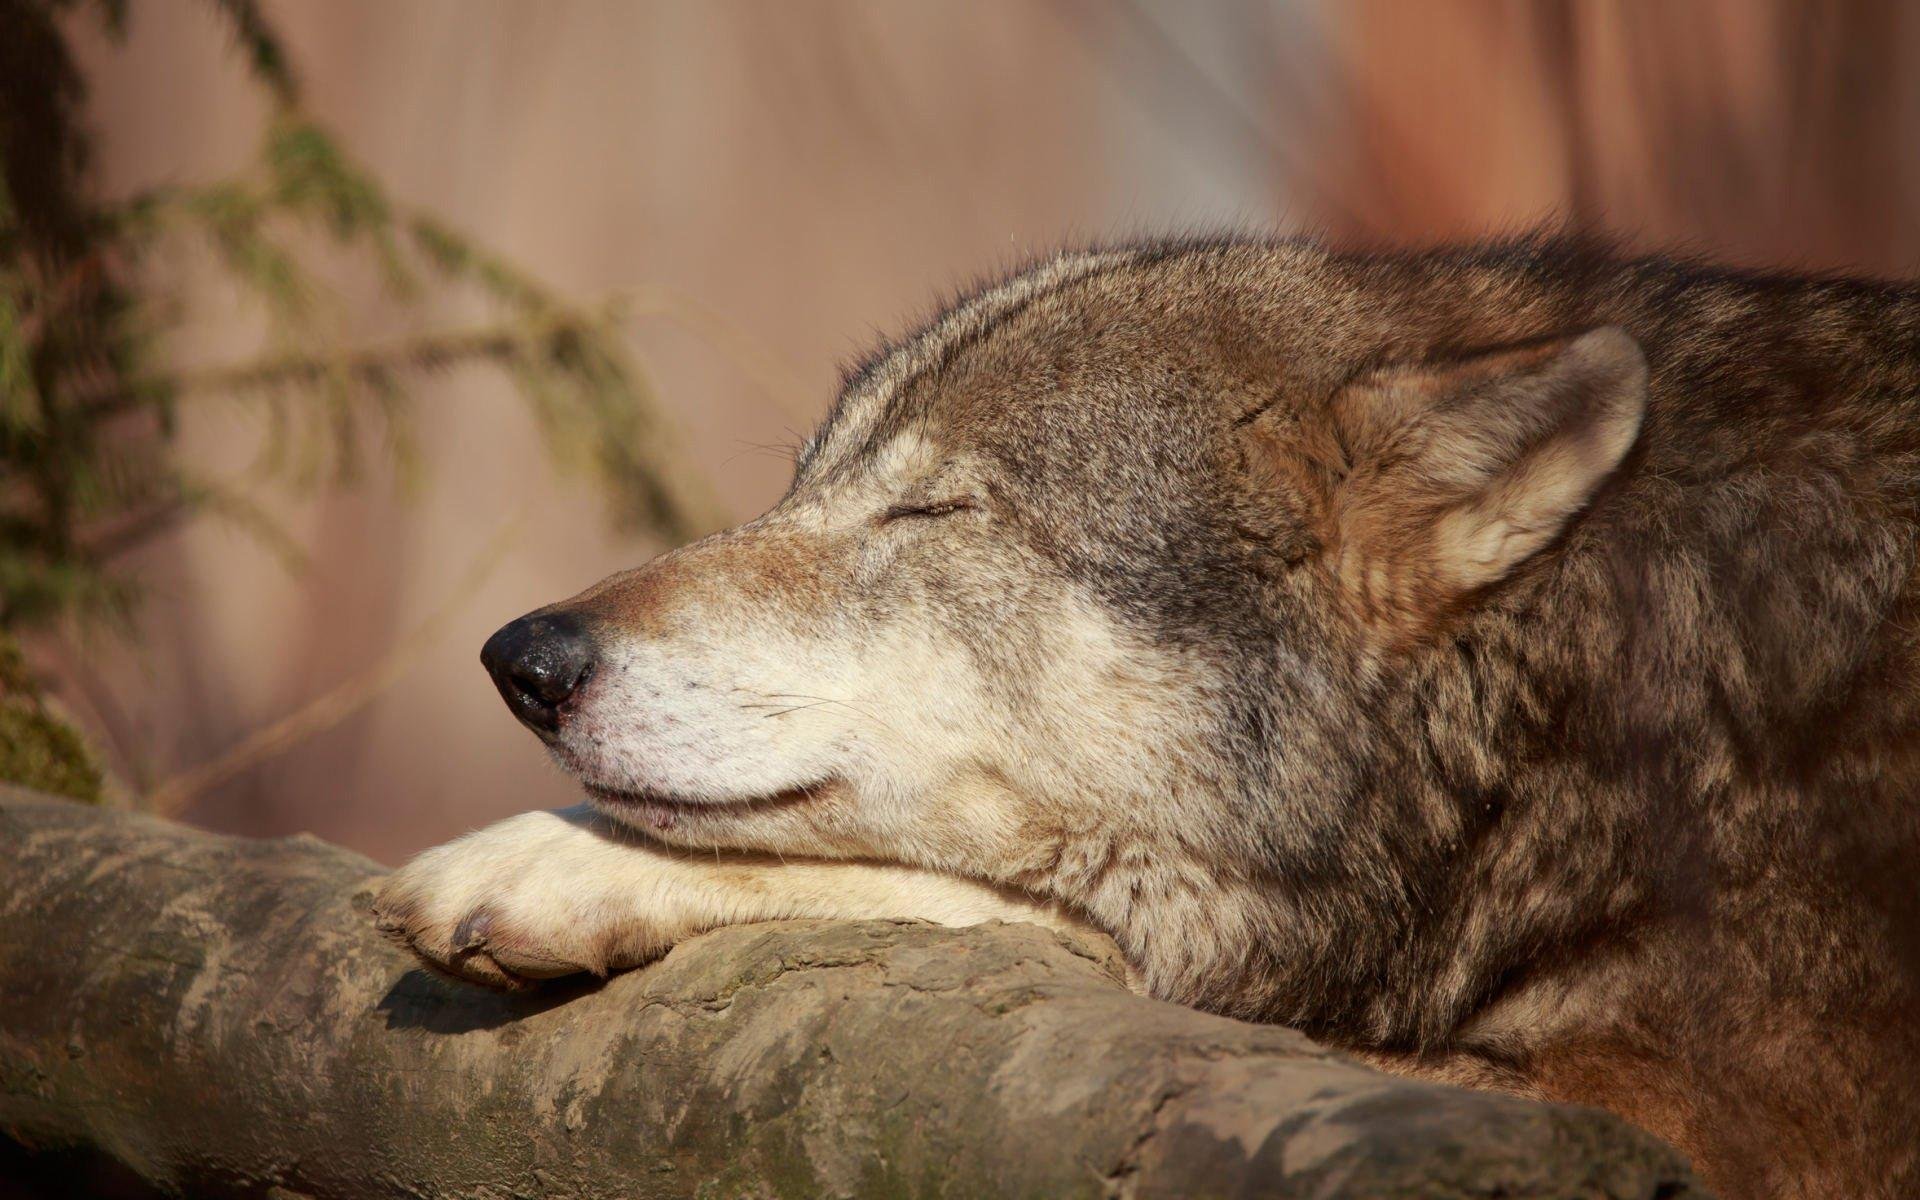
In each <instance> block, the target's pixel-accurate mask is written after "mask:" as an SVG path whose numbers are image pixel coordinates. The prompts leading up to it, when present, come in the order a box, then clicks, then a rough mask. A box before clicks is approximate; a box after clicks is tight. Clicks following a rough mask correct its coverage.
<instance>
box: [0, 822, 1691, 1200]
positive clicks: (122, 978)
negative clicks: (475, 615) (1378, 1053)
mask: <svg viewBox="0 0 1920 1200" xmlns="http://www.w3.org/2000/svg"><path fill="white" fill-rule="evenodd" d="M0 846H4V847H5V848H6V856H5V859H4V861H3V862H0V1135H4V1136H5V1137H6V1138H8V1139H11V1140H12V1142H13V1143H15V1144H16V1145H15V1147H14V1150H13V1152H14V1153H15V1154H16V1155H17V1154H18V1153H19V1148H21V1147H24V1148H25V1149H26V1151H27V1152H29V1153H30V1154H32V1155H37V1156H42V1157H41V1158H40V1161H42V1162H59V1163H62V1164H67V1163H73V1162H76V1161H80V1160H81V1159H86V1160H90V1161H92V1162H94V1163H96V1164H104V1165H105V1166H106V1168H108V1169H110V1170H111V1171H112V1172H113V1173H114V1177H115V1178H118V1179H122V1180H129V1179H131V1180H139V1181H144V1183H145V1185H147V1186H152V1187H156V1188H158V1189H159V1190H161V1191H163V1192H169V1193H176V1194H183V1195H194V1196H221V1195H247V1196H267V1195H276V1196H305V1197H316V1198H317V1197H335V1196H337V1197H366V1196H402V1197H453V1196H463V1197H484V1198H505V1197H518V1196H528V1197H535V1196H537V1197H613V1196H620V1197H670V1196H673V1197H679V1196H684V1197H709V1196H710V1197H739V1196H756V1197H758V1196H1036V1197H1038V1196H1047V1197H1052V1196H1089V1197H1100V1196H1131V1197H1150V1196H1168V1197H1172V1196H1180V1197H1203V1196H1222V1197H1226V1196H1239V1197H1246V1196H1312V1197H1363V1196H1364V1197H1390V1196H1409V1197H1412V1196H1420V1197H1432V1196H1443V1197H1495V1196H1498V1197H1507V1198H1517V1197H1547V1196H1555V1197H1558V1196H1567V1197H1575V1196H1579V1197H1634V1198H1643V1200H1645V1198H1652V1197H1675V1196H1682V1195H1695V1194H1698V1193H1697V1192H1696V1191H1693V1190H1690V1189H1692V1188H1693V1186H1694V1185H1693V1184H1692V1182H1691V1178H1692V1177H1691V1176H1690V1175H1689V1174H1688V1172H1687V1169H1686V1167H1685V1165H1684V1164H1683V1163H1682V1162H1681V1161H1680V1160H1679V1159H1678V1158H1677V1157H1676V1156H1675V1155H1674V1154H1673V1152H1672V1151H1670V1150H1668V1149H1667V1148H1666V1147H1664V1146H1663V1145H1662V1144H1660V1143H1658V1142H1656V1141H1655V1140H1654V1139H1652V1138H1650V1137H1647V1136H1646V1135H1643V1134H1641V1133H1639V1132H1637V1131H1635V1130H1632V1129H1630V1128H1628V1127H1626V1126H1625V1125H1623V1124H1622V1123H1620V1122H1618V1121H1616V1120H1614V1119H1613V1118H1611V1117H1608V1116H1606V1115H1604V1114H1601V1113H1598V1112H1594V1111H1590V1110H1584V1109H1574V1108H1562V1107H1554V1106H1549V1105H1539V1104H1531V1103H1526V1102H1523V1101H1520V1100H1515V1099H1511V1098H1507V1097H1501V1096H1494V1095H1486V1094H1478V1093H1471V1092H1463V1091H1458V1090H1454V1089H1450V1088H1445V1087H1440V1086H1436V1085H1432V1084H1427V1083H1421V1082H1415V1081H1410V1080H1404V1079H1398V1078H1394V1077H1391V1076H1386V1075H1382V1074H1379V1073H1377V1072H1374V1071H1371V1070H1368V1069H1366V1068H1364V1067H1361V1066H1359V1065H1357V1064H1355V1063H1353V1062H1351V1061H1348V1060H1347V1059H1344V1058H1342V1057H1340V1056H1339V1055H1336V1054H1334V1053H1332V1052H1330V1051H1327V1050H1325V1049H1322V1048H1321V1047H1318V1046H1316V1045H1314V1044H1313V1043H1311V1042H1309V1041H1307V1040H1306V1039H1304V1038H1302V1037H1301V1036H1299V1035H1298V1034H1295V1033H1292V1032H1290V1031H1288V1030H1285V1029H1279V1028H1272V1027H1261V1026H1255V1025H1247V1024H1242V1023H1239V1022H1234V1021H1228V1020H1223V1019H1221V1018H1217V1017H1211V1016H1207V1015H1204V1014H1201V1013H1197V1012H1193V1011H1190V1010H1187V1009H1183V1008H1178V1007H1175V1006H1173V1005H1168V1004H1161V1003H1156V1002H1154V1001H1150V1000H1143V999H1140V998H1138V997H1135V996H1133V995H1131V994H1129V993H1128V992H1126V991H1125V990H1123V989H1122V988H1121V987H1120V986H1119V985H1118V983H1117V982H1116V970H1115V966H1116V964H1115V963H1114V961H1113V960H1112V959H1111V957H1110V955H1111V950H1110V947H1098V946H1086V945H1079V944H1072V943H1069V942H1066V941H1063V940H1062V939H1061V938H1060V937H1059V936H1057V935H1055V934H1053V933H1050V932H1048V931H1046V930H1043V929H1040V928H1037V927H1034V926H1028V925H1000V926H986V927H980V928H976V929H971V930H949V929H942V928H936V927H930V926H923V925H913V924H900V923H891V922H863V923H841V924H834V923H824V922H783V923H778V924H769V925H754V926H742V927H737V928H731V929H723V930H720V931H718V932H716V933H712V934H709V935H707V936H705V937H702V938H697V939H695V940H694V941H692V942H689V943H687V944H685V945H683V946H681V947H679V948H678V949H676V950H675V951H674V952H673V953H672V954H670V955H668V956H667V958H666V959H665V960H663V961H662V962H660V963H658V964H655V965H654V966H652V967H650V968H648V969H646V970H642V971H636V972H632V973H630V974H627V975H623V976H619V977H616V978H614V979H612V980H611V981H608V982H606V983H605V984H576V985H573V986H567V987H561V988H559V989H556V990H554V991H552V992H548V993H545V994H540V995H536V996H532V997H507V996H499V995H493V994H490V993H486V992H482V991H478V990H475V989H472V988H468V987H464V986H460V985H455V984H450V983H444V982H442V981H439V980H437V979H432V978H429V977H427V976H425V975H423V974H421V973H420V972H419V971H417V970H415V969H414V968H413V965H412V964H411V963H410V962H409V961H407V960H406V958H405V957H404V956H403V955H401V954H400V952H398V951H396V950H395V949H393V948H392V947H390V946H389V945H387V944H386V943H385V942H384V941H382V940H381V939H380V937H379V936H378V935H377V934H376V933H375V932H374V929H373V926H372V922H371V921H370V919H369V918H368V916H367V912H366V908H367V903H368V898H369V896H370V894H371V891H372V885H373V883H374V881H375V880H376V879H377V878H378V876H379V873H380V869H379V868H378V867H377V866H376V865H375V864H373V863H371V862H368V861H367V860H365V859H363V858H359V857H357V856H355V855H353V854H350V853H348V852H346V851H343V850H340V849H337V848H334V847H331V846H328V845H326V844H324V843H322V842H319V841H316V840H314V839H311V838H306V837H297V838H289V839H283V840H279V841H248V840H241V839H235V838H224V837H216V836H212V835H208V834H204V833H199V832H195V831H193V830H190V829H186V828H183V827H181V826H177V825H170V824H166V823H163V822H159V821H155V820H152V819H150V818H145V817H139V816H133V815H129V814H124V813H114V812H108V811H103V810H99V809H91V808H85V807H81V806H77V805H71V804H65V803H61V802H57V801H50V800H46V799H42V798H37V797H33V796H31V795H27V794H24V793H20V792H12V793H7V792H5V791H4V790H0ZM75 1156H79V1157H78V1158H76V1157H75ZM62 1169H63V1170H64V1169H67V1168H66V1167H64V1166H63V1168H62Z"/></svg>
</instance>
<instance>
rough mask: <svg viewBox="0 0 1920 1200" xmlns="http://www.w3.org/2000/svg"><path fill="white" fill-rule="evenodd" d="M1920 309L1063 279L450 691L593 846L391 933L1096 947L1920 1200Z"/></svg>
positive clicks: (1392, 259) (1551, 251)
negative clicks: (895, 933)
mask: <svg viewBox="0 0 1920 1200" xmlns="http://www.w3.org/2000/svg"><path fill="white" fill-rule="evenodd" d="M1917 518H1920V292H1916V291H1915V290H1913V289H1911V288H1908V287H1905V286H1895V285H1884V284H1875V283H1868V282H1860V281H1851V280H1841V279H1806V278H1799V277H1792V276H1786V275H1763V274H1742V273H1736V272H1730V271H1725V270H1718V269H1714V268H1710V267H1705V266H1701V265H1698V264H1691V263H1682V262H1675V261H1671V260H1666V259H1639V260H1630V259H1625V258H1622V257H1619V256H1617V255H1615V254H1614V253H1613V252H1611V251H1610V250H1609V249H1608V248H1607V247H1605V246H1601V245H1595V244H1590V243H1584V242H1578V241H1566V240H1557V239H1544V238H1543V239H1532V240H1525V241H1521V242H1517V243H1509V244H1500V245H1494V246H1482V247H1472V248H1464V249H1448V250H1441V251H1434V252H1424V253H1409V254H1384V255H1381V254H1353V253H1339V252H1333V251H1330V250H1327V249H1324V248H1321V247H1318V246H1316V245H1313V244H1309V243H1303V242H1291V241H1239V240H1223V241H1204V242H1191V243H1173V244H1152V245H1143V246H1135V247H1127V248H1120V249H1114V250H1104V251H1097V252H1089V253H1077V254H1067V255H1063V256H1060V257H1057V258H1054V259H1052V260H1050V261H1048V262H1046V263H1044V264H1042V265H1040V266H1038V267H1036V268H1033V269H1030V270H1027V271H1025V272H1023V273H1020V274H1017V275H1015V276H1013V277H1011V278H1008V279H1006V280H1005V281H1002V282H999V283H996V284H993V285H991V286H988V287H984V288H982V289H980V290H978V291H976V292H975V293H973V294H972V295H970V296H968V297H967V298H965V299H962V300H960V301H959V302H958V303H955V304H954V305H952V306H951V307H949V308H948V309H947V310H946V311H944V312H942V313H941V314H940V315H938V316H937V317H936V318H934V319H933V320H932V321H930V322H929V323H928V324H927V325H926V326H925V327H924V328H922V329H921V330H919V331H918V332H917V333H915V334H913V335H912V336H910V337H908V338H906V339H904V340H903V341H900V342H898V343H897V344H893V345H888V346H884V347H882V348H881V350H880V351H879V352H878V353H876V354H875V355H874V356H873V357H871V358H870V359H869V360H868V361H866V362H865V363H864V364H862V365H861V366H859V367H858V369H856V370H854V371H852V372H851V373H850V374H849V375H848V377H847V378H846V381H845V386H844V388H843V390H842V392H841V394H840V396H839V398H838V400H837V402H836V403H835V405H834V407H833V410H832V412H831V414H830V415H829V416H828V418H827V419H826V421H825V423H824V424H823V425H822V426H821V428H820V430H819V431H818V433H816V434H815V435H814V437H813V438H812V440H811V441H810V442H809V443H808V444H807V445H806V447H805V449H804V451H803V452H802V453H801V454H800V456H799V461H798V466H797V470H796V472H795V476H794V481H793V485H792V487H791V489H790V490H789V491H788V493H787V495H786V496H785V497H784V498H783V499H782V500H781V501H780V502H779V503H778V504H776V505H775V506H774V507H773V508H772V510H771V511H769V512H767V513H766V514H765V515H764V516H761V517H760V518H758V519H757V520H754V521H751V522H749V523H747V524H745V525H742V526H740V527H739V528H736V529H733V530H729V531H727V532H724V533H720V534H716V535H714V536H712V537H709V538H707V539H705V540H703V541H700V542H698V543H696V544H694V545H691V546H688V547H685V548H684V549H681V550H677V551H675V552H673V553H671V554H668V555H665V556H664V557H661V558H659V559H656V560H654V561H653V562H650V563H648V564H646V565H645V566H642V567H640V568H638V569H636V570H632V571H628V572H625V573H623V574H620V575H616V576H614V577H612V578H611V579H608V580H606V581H604V582H602V583H600V584H598V585H596V586H595V587H592V588H590V589H588V590H587V591H586V592H583V593H581V594H580V595H578V596H576V597H574V598H573V599H571V600H566V601H563V602H561V603H559V604H556V605H553V606H552V607H549V608H546V609H542V610H540V611H538V612H536V613H533V614H530V615H529V616H527V617H523V618H521V619H519V620H517V621H515V622H513V623H512V624H510V625H508V626H507V627H506V628H504V629H502V630H501V631H500V632H499V633H498V634H496V635H495V636H494V637H493V639H492V640H491V641H489V642H488V644H487V646H486V649H485V650H484V652H483V654H482V658H483V660H484V661H485V663H486V665H487V668H488V670H489V671H490V672H491V673H492V675H493V677H494V680H495V682H496V683H497V685H498V686H499V688H500V690H501V693H502V695H503V697H504V698H505V699H506V701H507V704H508V706H509V707H510V708H511V709H512V710H513V712H514V713H515V715H516V716H517V717H519V719H520V720H521V721H522V722H523V723H525V724H526V725H527V726H528V727H529V728H531V729H532V730H533V732H534V733H536V734H537V735H538V736H539V737H540V738H541V739H542V740H543V741H544V742H545V744H546V746H547V748H548V749H549V750H550V752H551V753H552V755H553V757H554V758H555V759H556V760H557V761H558V762H559V763H560V764H561V766H563V767H564V768H565V769H566V770H567V771H568V772H570V773H571V774H573V775H574V776H576V777H577V778H578V779H579V780H580V781H581V783H582V784H583V785H584V789H585V792H586V796H587V799H588V803H587V804H586V805H583V806H582V807H581V808H578V809H571V810H566V811H563V812H558V813H532V814H528V815H525V816H521V817H517V818H514V819H512V820H509V821H505V822H502V823H501V824H498V825H495V826H493V827H491V828H488V829H485V830H482V831H480V832H478V833H476V834H473V835H470V836H468V837H466V838H463V839H461V840H459V841H456V842H454V843H452V844H450V845H447V846H442V847H439V848H437V849H434V850H431V851H428V852H427V853H425V854H423V855H422V856H420V857H419V858H418V859H416V860H415V861H413V862H412V863H410V864H409V865H408V866H406V867H405V868H404V869H402V870H401V871H399V872H398V873H397V874H395V875H394V876H393V877H392V878H391V879H390V880H389V881H388V882H387V883H386V885H385V888H384V891H383V892H382V894H381V896H380V898H379V901H378V905H377V909H378V913H379V916H380V920H381V921H382V923H383V926H384V927H385V928H386V929H387V930H388V931H389V932H390V933H391V934H393V935H394V936H395V937H397V938H398V939H400V940H401V941H403V942H404V943H405V944H406V945H407V946H408V947H409V948H410V949H412V950H413V951H414V952H415V953H416V954H418V955H419V956H420V957H421V958H422V959H423V960H424V961H426V962H427V963H428V964H430V965H432V966H434V967H435V968H437V969H440V970H443V971H447V972H451V973H453V974H455V975H458V976H460V977H463V978H466V979H470V980H473V981H476V982H480V983H485V984H490V985H493V986H499V987H524V986H530V985H531V984H532V983H534V982H536V981H538V980H541V979H545V978H549V977H552V976H557V975H565V974H570V973H576V972H581V971H590V972H599V973H604V972H606V971H609V970H613V969H617V968H621V967H626V966H632V965H635V964H638V963H642V962H645V961H647V960H648V959H650V958H652V957H655V956H657V955H658V954H660V953H662V952H663V951H664V950H665V949H666V948H668V947H669V946H671V945H672V944H673V943H674V942H676V941H678V940H681V939H683V938H686V937H688V936H691V935H693V934H696V933H698V932H700V931H702V930H705V929H708V928H712V927H714V926H716V925H720V924H726V923H731V922H740V921H754V920H766V919H773V918H785V917H799V916H819V917H850V918H862V917H902V918H909V917H910V918H922V919H926V920H931V921H939V922H945V923H949V924H968V923H973V922H979V921H984V920H991V919H1007V920H1030V921H1039V922H1042V923H1045V924H1050V925H1053V926H1055V927H1057V928H1063V929H1072V928H1081V927H1086V926H1091V927H1093V928H1095V929H1098V930H1101V931H1104V932H1106V933H1108V934H1110V935H1111V936H1112V937H1113V938H1114V940H1115V941H1116V942H1117V943H1118V945H1119V946H1120V947H1121V949H1122V951H1123V952H1124V954H1125V956H1126V958H1127V960H1128V962H1129V963H1130V964H1131V967H1132V970H1133V972H1134V974H1135V976H1136V979H1137V982H1138V986H1140V987H1141V988H1142V989H1144V990H1146V991H1149V992H1151V993H1152V994H1153V995H1156V996H1159V997H1163V998H1165V999H1168V1000H1173V1001H1178V1002H1180V1003H1184V1004H1190V1005H1196V1006H1199V1007H1202V1008H1206V1009H1210V1010H1213V1011H1216V1012H1220V1013H1225V1014H1229V1015H1232V1016H1236V1017H1241V1018H1246V1019H1250V1020H1257V1021H1274V1022H1284V1023H1286V1024H1289V1025H1293V1026H1296V1027H1298V1028H1300V1029H1302V1030H1304V1031H1306V1032H1308V1033H1310V1034H1312V1035H1313V1036H1315V1037H1317V1038H1320V1039H1322V1040H1324V1041H1326V1042H1329V1043H1331V1044H1333V1045H1336V1046H1340V1047H1343V1048H1346V1049H1348V1050H1349V1051H1351V1052H1354V1053H1356V1054H1359V1055H1361V1056H1363V1057H1365V1058H1367V1059H1368V1060H1369V1061H1371V1062H1374V1063H1376V1064H1378V1065H1380V1066H1382V1067H1385V1068H1387V1069H1390V1070H1399V1071H1405V1072H1412V1073H1420V1074H1425V1075H1429V1076H1434V1077H1438V1078H1443V1079H1448V1080H1452V1081H1455V1082H1459V1083H1464V1084H1469V1085H1473V1086H1482V1087H1490V1088H1498V1089H1503V1090H1506V1091H1510V1092H1515V1093H1519V1094H1522V1095H1526V1096H1532V1097H1539V1098H1543V1099H1550V1100H1560V1101H1575V1102H1582V1103H1589V1104H1597V1105H1601V1106H1604V1107H1607V1108H1611V1109H1613V1110H1615V1111H1617V1112H1619V1113H1621V1114H1623V1115H1625V1116H1626V1117H1628V1118H1629V1119H1631V1120H1634V1121H1636V1122H1638V1123H1640V1124H1641V1125H1643V1126H1645V1127H1646V1128H1648V1129H1650V1130H1653V1131H1654V1132H1656V1133H1658V1134H1661V1135H1662V1136H1664V1137H1666V1138H1668V1139H1669V1140H1671V1141H1673V1142H1675V1143H1676V1144H1678V1145H1679V1146H1680V1147H1681V1148H1683V1149H1684V1150H1686V1151H1688V1152H1689V1153H1690V1154H1692V1155H1693V1156H1694V1158H1695V1160H1696V1162H1697V1163H1698V1164H1699V1165H1700V1166H1701V1168H1702V1169H1703V1171H1704V1172H1705V1173H1706V1174H1707V1176H1708V1177H1709V1182H1710V1183H1711V1184H1712V1185H1713V1186H1715V1187H1716V1188H1717V1189H1719V1190H1720V1191H1721V1192H1722V1194H1724V1195H1728V1196H1823V1197H1824V1196H1835V1195H1848V1196H1895V1195H1899V1196H1908V1195H1916V1194H1920V1164H1917V1163H1916V1155H1920V995H1917V994H1916V980H1917V979H1920V858H1916V852H1917V851H1920V830H1917V829H1916V821H1920V803H1916V786H1917V784H1920V740H1917V739H1916V733H1917V732H1920V684H1917V683H1916V680H1920V672H1917V671H1916V665H1917V664H1916V656H1917V655H1920V589H1917V588H1916V586H1915V582H1914V580H1915V565H1916V551H1917V550H1920V526H1917V525H1916V519H1917Z"/></svg>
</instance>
